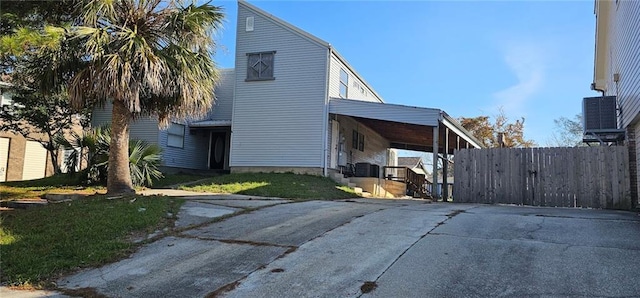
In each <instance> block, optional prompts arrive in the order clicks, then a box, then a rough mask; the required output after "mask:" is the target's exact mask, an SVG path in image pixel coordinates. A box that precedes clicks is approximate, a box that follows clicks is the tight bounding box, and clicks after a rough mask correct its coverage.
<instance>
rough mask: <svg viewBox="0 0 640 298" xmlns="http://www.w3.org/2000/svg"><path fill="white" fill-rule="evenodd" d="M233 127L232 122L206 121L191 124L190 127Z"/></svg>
mask: <svg viewBox="0 0 640 298" xmlns="http://www.w3.org/2000/svg"><path fill="white" fill-rule="evenodd" d="M225 126H231V120H204V121H198V122H193V123H189V127H225Z"/></svg>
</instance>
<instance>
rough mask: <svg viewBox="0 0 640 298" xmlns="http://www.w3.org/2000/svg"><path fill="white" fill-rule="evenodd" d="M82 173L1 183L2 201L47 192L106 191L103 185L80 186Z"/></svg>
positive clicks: (92, 192)
mask: <svg viewBox="0 0 640 298" xmlns="http://www.w3.org/2000/svg"><path fill="white" fill-rule="evenodd" d="M79 181H80V175H71V174H58V175H54V176H51V177H45V178H42V179H35V180H26V181H10V182H2V183H0V202H2V201H13V200H21V199H31V198H39V197H41V196H42V195H44V194H46V193H81V194H95V193H96V192H101V193H104V192H106V189H105V188H104V187H102V186H90V187H79V185H80V182H79Z"/></svg>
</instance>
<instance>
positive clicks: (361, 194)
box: [360, 191, 373, 198]
mask: <svg viewBox="0 0 640 298" xmlns="http://www.w3.org/2000/svg"><path fill="white" fill-rule="evenodd" d="M360 196H362V197H363V198H370V197H372V196H373V195H371V193H369V192H366V191H363V192H362V193H360Z"/></svg>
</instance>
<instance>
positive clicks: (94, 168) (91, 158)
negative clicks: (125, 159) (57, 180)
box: [57, 126, 163, 186]
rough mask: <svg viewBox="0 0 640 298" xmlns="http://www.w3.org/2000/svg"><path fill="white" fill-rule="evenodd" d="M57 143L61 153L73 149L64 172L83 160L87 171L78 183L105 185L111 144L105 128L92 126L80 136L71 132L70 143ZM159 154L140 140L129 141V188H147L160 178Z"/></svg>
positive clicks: (63, 140) (60, 139)
mask: <svg viewBox="0 0 640 298" xmlns="http://www.w3.org/2000/svg"><path fill="white" fill-rule="evenodd" d="M57 142H58V143H59V144H61V145H62V147H63V148H64V149H65V150H73V151H72V152H71V154H70V155H69V158H68V159H67V164H66V167H67V169H69V170H70V171H71V172H74V171H75V169H77V168H78V164H81V163H82V162H83V161H85V162H86V164H87V168H86V169H84V170H83V171H81V172H80V175H81V176H82V180H84V181H85V182H86V183H88V184H93V183H101V184H104V183H106V181H107V172H108V170H109V145H110V143H111V128H110V127H109V126H102V127H96V128H94V129H93V130H91V131H89V132H86V133H84V134H83V135H79V134H76V133H74V134H73V135H72V138H71V139H70V140H67V139H65V138H59V139H58V140H57ZM161 153H162V149H161V148H160V147H158V146H157V145H154V144H148V143H147V142H145V141H142V140H136V139H132V140H130V142H129V169H130V171H131V180H132V183H133V185H136V186H151V185H153V181H154V180H158V179H160V178H162V177H163V175H162V172H160V170H158V167H159V166H160V164H161V163H162V157H161Z"/></svg>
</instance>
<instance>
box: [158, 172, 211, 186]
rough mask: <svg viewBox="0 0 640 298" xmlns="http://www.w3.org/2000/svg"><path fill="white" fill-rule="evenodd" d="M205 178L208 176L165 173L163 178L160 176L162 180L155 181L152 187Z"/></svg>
mask: <svg viewBox="0 0 640 298" xmlns="http://www.w3.org/2000/svg"><path fill="white" fill-rule="evenodd" d="M204 178H207V176H202V175H194V174H185V173H176V174H165V175H164V177H163V178H160V180H158V181H155V182H153V185H152V186H151V188H164V187H168V186H173V185H176V184H182V183H188V182H192V181H197V180H200V179H204Z"/></svg>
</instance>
